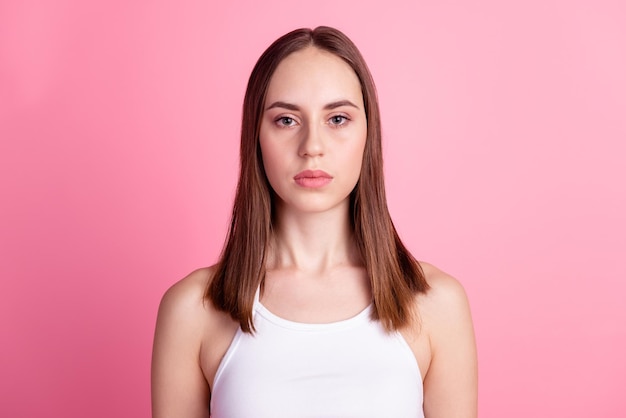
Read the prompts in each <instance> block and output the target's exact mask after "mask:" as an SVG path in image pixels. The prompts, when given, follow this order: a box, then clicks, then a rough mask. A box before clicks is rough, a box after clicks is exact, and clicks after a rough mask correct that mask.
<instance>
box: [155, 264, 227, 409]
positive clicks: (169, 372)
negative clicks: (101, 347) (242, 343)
mask: <svg viewBox="0 0 626 418" xmlns="http://www.w3.org/2000/svg"><path fill="white" fill-rule="evenodd" d="M213 273H214V269H213V268H203V269H199V270H196V271H194V272H192V273H190V274H189V275H187V276H186V277H185V278H183V279H182V280H179V281H178V282H177V283H175V284H174V285H173V286H172V287H170V288H169V289H168V290H167V291H166V292H165V294H164V295H163V298H162V299H161V304H160V305H159V313H158V316H157V323H156V329H155V335H154V344H153V351H152V408H153V417H158V418H160V417H172V416H185V417H208V416H209V414H208V401H209V399H210V388H209V382H210V379H211V378H212V376H213V373H214V369H215V368H216V367H217V363H218V362H219V358H221V357H220V353H219V352H218V351H216V350H222V346H225V345H226V344H227V343H226V342H224V343H223V342H222V340H225V338H226V337H227V334H226V332H225V330H226V329H227V328H226V326H225V325H224V324H230V322H232V321H230V322H229V320H228V315H226V314H225V313H223V312H219V311H217V310H216V309H214V308H213V305H212V304H211V303H210V301H207V300H206V299H205V297H204V294H205V291H206V288H207V286H208V284H209V283H210V280H211V278H212V276H213ZM222 354H223V353H222ZM206 356H209V357H210V358H209V360H208V361H204V363H203V358H204V357H206ZM205 363H206V364H209V366H206V367H203V364H205Z"/></svg>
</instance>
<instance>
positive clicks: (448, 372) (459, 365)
mask: <svg viewBox="0 0 626 418" xmlns="http://www.w3.org/2000/svg"><path fill="white" fill-rule="evenodd" d="M420 264H421V266H422V269H423V271H424V275H425V276H426V281H427V282H428V284H429V285H430V290H429V291H428V292H427V293H425V294H422V295H420V296H418V298H417V307H418V310H419V314H420V318H419V319H420V321H421V324H422V328H423V330H424V331H425V335H427V339H428V342H429V343H428V345H429V348H430V353H431V357H430V362H429V364H428V369H427V372H426V375H425V378H424V411H425V413H426V415H427V416H429V417H450V416H455V417H468V418H475V417H476V416H477V413H476V404H477V373H478V370H477V360H476V357H477V356H476V342H475V338H474V327H473V324H472V316H471V311H470V306H469V302H468V298H467V295H466V293H465V289H464V288H463V286H462V285H461V283H460V282H459V281H458V280H457V279H455V278H454V277H452V276H450V275H449V274H447V273H445V272H443V271H441V270H439V269H438V268H436V267H435V266H433V265H431V264H428V263H421V262H420Z"/></svg>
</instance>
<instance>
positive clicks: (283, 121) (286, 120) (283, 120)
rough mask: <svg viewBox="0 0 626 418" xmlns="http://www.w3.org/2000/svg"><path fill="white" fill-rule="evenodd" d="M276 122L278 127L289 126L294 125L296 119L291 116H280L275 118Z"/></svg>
mask: <svg viewBox="0 0 626 418" xmlns="http://www.w3.org/2000/svg"><path fill="white" fill-rule="evenodd" d="M276 124H277V125H278V126H280V127H289V126H294V125H295V124H296V121H295V119H294V118H292V117H289V116H281V117H279V118H278V119H276Z"/></svg>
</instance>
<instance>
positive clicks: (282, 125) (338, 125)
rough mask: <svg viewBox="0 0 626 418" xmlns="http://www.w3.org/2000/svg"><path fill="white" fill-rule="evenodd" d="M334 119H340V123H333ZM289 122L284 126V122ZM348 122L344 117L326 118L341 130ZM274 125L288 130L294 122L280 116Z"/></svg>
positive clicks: (348, 119) (292, 119)
mask: <svg viewBox="0 0 626 418" xmlns="http://www.w3.org/2000/svg"><path fill="white" fill-rule="evenodd" d="M334 119H341V122H339V123H333V120H334ZM287 120H289V121H290V122H291V123H289V124H286V123H285V122H286V121H287ZM349 121H350V118H349V117H347V116H346V115H333V116H331V117H330V118H328V122H329V123H330V124H331V125H332V126H334V127H337V128H341V127H343V126H345V125H346V124H347V123H348V122H349ZM275 122H276V124H277V125H278V126H279V127H281V128H290V127H292V126H293V125H292V123H294V122H296V120H295V118H292V117H291V116H281V117H279V118H277V119H276V121H275Z"/></svg>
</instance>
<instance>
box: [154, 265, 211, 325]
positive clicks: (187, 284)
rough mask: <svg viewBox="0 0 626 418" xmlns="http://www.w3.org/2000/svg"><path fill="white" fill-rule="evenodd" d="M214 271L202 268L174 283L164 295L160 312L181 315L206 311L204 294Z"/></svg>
mask: <svg viewBox="0 0 626 418" xmlns="http://www.w3.org/2000/svg"><path fill="white" fill-rule="evenodd" d="M213 270H214V269H213V267H205V268H201V269H198V270H195V271H193V272H191V273H190V274H188V275H187V276H186V277H184V278H183V279H181V280H179V281H178V282H176V283H174V284H173V285H172V286H171V287H170V288H169V289H168V290H167V291H166V292H165V294H164V295H163V298H162V299H161V304H160V306H159V310H160V311H166V312H171V313H172V314H179V315H189V314H193V313H194V312H196V313H197V312H198V311H201V310H205V309H206V308H205V303H204V293H205V291H206V288H207V286H208V284H209V281H210V280H211V277H212V275H213Z"/></svg>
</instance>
